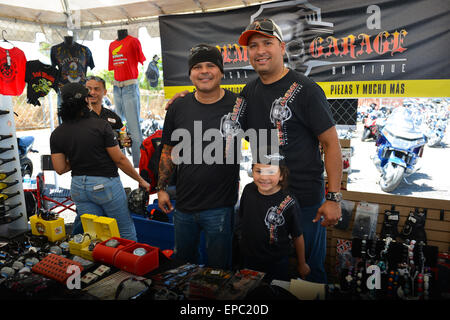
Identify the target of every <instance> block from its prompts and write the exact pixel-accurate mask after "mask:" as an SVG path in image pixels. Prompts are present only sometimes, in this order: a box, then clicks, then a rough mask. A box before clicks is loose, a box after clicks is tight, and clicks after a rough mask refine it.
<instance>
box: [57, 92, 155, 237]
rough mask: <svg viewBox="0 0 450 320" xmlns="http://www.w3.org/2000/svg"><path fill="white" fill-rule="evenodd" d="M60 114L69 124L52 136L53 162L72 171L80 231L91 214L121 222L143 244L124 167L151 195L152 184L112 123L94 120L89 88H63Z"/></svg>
mask: <svg viewBox="0 0 450 320" xmlns="http://www.w3.org/2000/svg"><path fill="white" fill-rule="evenodd" d="M61 96H62V104H61V109H60V111H59V113H58V115H59V116H61V118H62V120H63V123H62V124H61V125H60V126H59V127H57V128H56V129H55V130H54V131H53V133H52V134H51V137H50V149H51V153H52V163H53V167H54V168H55V171H56V172H57V173H58V174H64V173H66V172H68V171H72V183H71V196H72V199H73V201H74V202H75V205H76V207H77V212H78V215H77V218H76V221H75V225H74V230H76V229H77V225H78V226H79V215H82V214H85V213H89V214H94V215H98V216H107V217H111V218H114V219H116V221H117V225H118V227H119V232H120V236H121V237H122V238H126V239H130V240H134V241H136V240H137V237H136V229H135V227H134V223H133V220H132V218H131V215H130V211H129V209H128V202H127V196H126V193H125V190H124V188H123V186H122V183H121V181H120V177H119V173H118V168H120V169H121V170H122V171H123V172H125V173H126V174H127V175H128V176H130V177H131V178H133V179H134V180H136V181H137V182H138V183H139V186H140V187H142V188H144V189H145V190H147V191H149V187H150V186H149V184H148V183H147V182H146V181H145V180H144V179H142V177H140V176H139V174H138V173H137V172H136V170H135V169H134V168H133V166H132V164H131V163H130V161H129V160H128V159H127V157H126V156H125V155H124V154H123V153H122V152H120V149H119V146H118V142H117V138H116V136H115V135H114V133H113V131H112V129H111V126H110V125H109V123H107V122H106V121H104V120H103V119H100V118H95V117H91V116H90V111H89V108H88V105H87V100H86V98H87V97H88V90H87V89H86V88H85V87H84V86H82V85H81V84H78V83H69V84H67V85H65V86H64V87H63V88H62V90H61Z"/></svg>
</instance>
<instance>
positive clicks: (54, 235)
mask: <svg viewBox="0 0 450 320" xmlns="http://www.w3.org/2000/svg"><path fill="white" fill-rule="evenodd" d="M30 224H31V233H32V234H33V235H36V236H46V237H47V238H48V241H50V242H56V241H58V240H61V239H63V238H64V237H65V236H66V228H65V226H64V219H63V218H57V219H56V220H44V219H42V218H40V217H39V216H38V215H36V214H35V215H33V216H31V217H30Z"/></svg>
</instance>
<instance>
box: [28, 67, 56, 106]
mask: <svg viewBox="0 0 450 320" xmlns="http://www.w3.org/2000/svg"><path fill="white" fill-rule="evenodd" d="M26 66H27V67H26V72H25V82H26V83H27V98H28V99H27V103H30V104H32V105H35V106H40V105H41V104H40V102H39V100H38V99H39V98H40V97H45V96H46V95H47V94H48V93H49V92H50V90H51V88H53V90H55V91H56V92H58V83H59V71H58V69H56V68H55V67H53V66H50V65H48V64H44V63H42V62H40V61H39V60H32V61H28V62H27V65H26Z"/></svg>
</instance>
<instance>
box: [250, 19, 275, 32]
mask: <svg viewBox="0 0 450 320" xmlns="http://www.w3.org/2000/svg"><path fill="white" fill-rule="evenodd" d="M249 30H262V31H268V32H272V33H273V32H274V31H276V30H277V28H276V27H275V25H274V22H273V21H272V20H271V19H260V20H255V21H253V23H251V24H249V25H248V26H247V28H245V31H249Z"/></svg>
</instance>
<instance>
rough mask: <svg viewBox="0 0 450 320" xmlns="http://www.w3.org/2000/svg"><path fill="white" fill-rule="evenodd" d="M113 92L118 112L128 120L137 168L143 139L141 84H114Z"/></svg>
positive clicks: (132, 150)
mask: <svg viewBox="0 0 450 320" xmlns="http://www.w3.org/2000/svg"><path fill="white" fill-rule="evenodd" d="M113 92H114V104H115V108H116V112H117V114H118V115H119V116H120V117H121V118H122V120H126V121H127V129H128V132H129V133H130V135H131V139H132V142H133V143H132V146H131V153H132V156H133V165H134V167H135V168H138V167H139V158H140V156H141V151H140V147H141V144H142V139H143V138H142V132H141V124H140V122H139V119H140V114H141V102H140V93H139V85H138V84H137V83H136V84H130V85H128V86H125V87H118V86H114V91H113Z"/></svg>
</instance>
